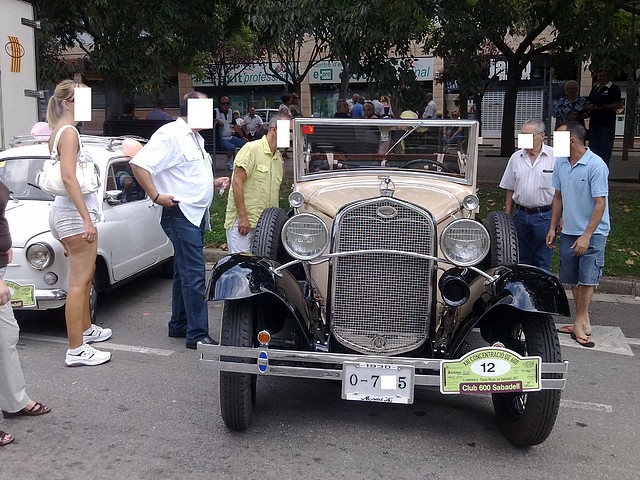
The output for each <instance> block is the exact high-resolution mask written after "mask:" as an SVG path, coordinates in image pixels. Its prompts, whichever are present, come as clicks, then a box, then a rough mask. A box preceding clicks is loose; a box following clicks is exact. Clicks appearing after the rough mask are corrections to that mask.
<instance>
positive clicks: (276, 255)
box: [251, 207, 293, 264]
mask: <svg viewBox="0 0 640 480" xmlns="http://www.w3.org/2000/svg"><path fill="white" fill-rule="evenodd" d="M287 220H288V217H287V213H286V212H285V211H284V210H283V209H281V208H277V207H271V208H267V209H266V210H264V211H263V212H262V215H260V219H259V220H258V224H257V225H256V230H255V233H254V234H253V242H252V244H251V253H253V254H255V255H259V256H261V257H264V258H268V259H269V260H275V261H277V262H278V263H280V264H284V263H287V262H290V261H291V260H293V259H292V258H291V256H290V255H289V254H288V253H287V252H286V250H285V249H284V246H283V245H282V239H281V237H280V234H281V233H282V227H283V226H284V224H285V222H286V221H287Z"/></svg>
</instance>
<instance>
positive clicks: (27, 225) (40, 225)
mask: <svg viewBox="0 0 640 480" xmlns="http://www.w3.org/2000/svg"><path fill="white" fill-rule="evenodd" d="M50 206H51V202H45V201H36V200H33V201H17V202H16V201H11V200H10V201H9V203H7V209H6V212H5V217H6V218H7V220H8V222H9V229H10V230H11V240H12V242H13V246H14V247H24V246H25V244H26V243H27V242H28V241H29V239H30V238H33V237H34V236H36V235H39V234H41V233H45V232H48V231H49V230H51V229H50V228H49V208H50Z"/></svg>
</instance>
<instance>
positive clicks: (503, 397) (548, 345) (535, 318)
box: [491, 313, 562, 447]
mask: <svg viewBox="0 0 640 480" xmlns="http://www.w3.org/2000/svg"><path fill="white" fill-rule="evenodd" d="M520 315H521V314H519V316H518V318H519V320H518V321H516V322H514V323H512V324H510V325H509V327H507V328H506V331H505V332H504V333H503V334H502V335H499V336H498V338H496V339H497V340H499V341H501V342H502V343H503V344H504V345H505V347H507V348H509V349H511V350H514V351H516V352H518V353H519V354H520V355H539V356H540V357H541V358H542V361H543V362H554V363H555V362H561V361H562V354H561V353H560V342H559V341H558V334H557V333H556V330H555V325H554V323H553V319H552V318H551V316H550V315H547V314H542V313H535V314H524V315H522V316H520ZM559 376H560V375H559V374H544V373H543V374H542V378H558V377H559ZM560 395H561V390H540V391H539V392H532V393H526V394H513V393H494V394H492V395H491V396H492V399H493V409H494V411H495V414H496V419H497V422H498V427H499V428H500V431H501V432H502V433H503V434H504V436H505V437H506V438H507V440H509V441H510V442H511V443H512V444H514V445H516V446H518V447H530V446H532V445H537V444H539V443H542V442H544V441H545V440H546V438H547V437H548V436H549V434H550V433H551V430H552V429H553V426H554V424H555V422H556V416H557V415H558V409H559V408H560Z"/></svg>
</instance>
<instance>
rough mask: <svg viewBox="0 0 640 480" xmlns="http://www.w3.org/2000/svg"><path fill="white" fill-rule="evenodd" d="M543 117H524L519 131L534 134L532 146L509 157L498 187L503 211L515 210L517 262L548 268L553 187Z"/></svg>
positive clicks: (550, 156)
mask: <svg viewBox="0 0 640 480" xmlns="http://www.w3.org/2000/svg"><path fill="white" fill-rule="evenodd" d="M544 131H545V125H544V122H543V121H542V120H537V119H531V120H527V121H526V122H525V123H524V125H522V128H521V129H520V132H521V133H523V134H529V135H532V136H533V143H532V145H531V148H521V149H520V150H518V151H517V152H515V153H514V154H513V155H511V158H510V159H509V163H507V168H506V169H505V171H504V174H503V176H502V180H501V181H500V188H504V189H505V190H506V191H507V194H506V197H505V202H504V211H505V212H507V213H509V214H511V212H512V210H515V214H514V216H513V223H514V224H515V227H516V232H517V234H518V244H519V247H520V248H519V251H520V263H524V264H526V265H533V266H535V267H540V268H544V269H545V270H547V271H549V270H550V269H551V254H552V253H553V252H552V251H551V250H550V249H549V247H548V246H547V232H548V231H549V223H550V222H551V202H552V201H553V194H554V189H553V188H552V187H551V177H552V176H553V163H554V158H553V148H551V147H550V146H549V145H546V144H545V143H544V138H545V135H544Z"/></svg>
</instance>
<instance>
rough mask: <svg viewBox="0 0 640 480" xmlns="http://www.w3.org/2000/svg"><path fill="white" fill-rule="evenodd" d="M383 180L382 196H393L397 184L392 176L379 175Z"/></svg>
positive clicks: (381, 186) (381, 183)
mask: <svg viewBox="0 0 640 480" xmlns="http://www.w3.org/2000/svg"><path fill="white" fill-rule="evenodd" d="M378 178H380V179H381V180H382V181H381V182H380V196H382V197H393V194H394V193H395V192H396V185H395V183H393V180H391V178H390V177H378Z"/></svg>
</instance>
